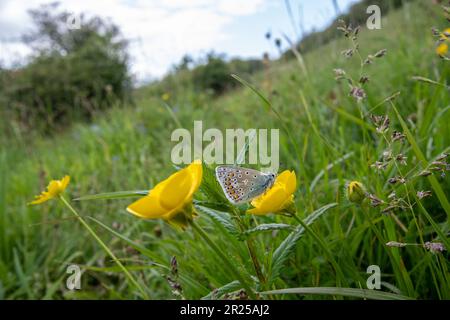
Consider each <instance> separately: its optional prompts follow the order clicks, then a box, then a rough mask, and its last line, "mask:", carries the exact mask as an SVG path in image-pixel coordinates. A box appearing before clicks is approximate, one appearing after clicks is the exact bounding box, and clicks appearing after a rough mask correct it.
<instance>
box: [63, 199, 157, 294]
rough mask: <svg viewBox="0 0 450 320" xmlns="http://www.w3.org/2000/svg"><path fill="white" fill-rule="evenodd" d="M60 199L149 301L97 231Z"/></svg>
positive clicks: (64, 200)
mask: <svg viewBox="0 0 450 320" xmlns="http://www.w3.org/2000/svg"><path fill="white" fill-rule="evenodd" d="M59 198H60V199H61V201H62V202H63V203H64V205H65V206H66V207H67V208H69V210H70V211H72V213H73V214H74V215H75V216H76V217H77V219H78V220H79V221H80V222H81V224H82V225H83V226H84V227H85V228H86V229H87V230H88V231H89V233H90V234H91V235H92V236H93V237H94V239H95V240H96V241H97V242H98V243H99V244H100V246H101V247H102V248H103V249H104V250H105V251H106V253H107V254H108V255H109V256H110V257H111V258H112V259H113V261H114V262H115V263H116V264H117V265H118V266H119V267H120V268H121V269H122V271H123V272H124V273H125V275H126V276H127V277H128V279H129V280H130V282H131V283H132V284H133V285H134V286H135V287H136V288H137V289H138V290H139V291H140V293H141V294H142V296H143V297H144V299H149V296H148V295H147V293H146V292H145V290H144V289H143V288H142V286H141V285H140V284H139V283H138V282H137V281H136V279H134V278H133V276H132V275H131V274H130V272H129V271H128V270H127V268H125V266H124V265H123V264H122V263H121V262H120V261H119V259H117V257H116V256H115V255H114V253H113V252H112V251H111V250H110V249H109V248H108V246H107V245H106V244H105V243H104V242H103V241H102V239H100V238H99V236H98V235H97V234H96V233H95V231H94V230H93V229H92V228H91V227H90V226H89V225H88V224H87V223H86V221H84V219H83V218H82V217H81V216H80V215H79V214H78V212H77V211H76V210H75V209H74V208H73V207H72V205H71V204H70V203H69V202H68V201H67V200H66V199H65V198H64V197H63V196H62V195H60V196H59Z"/></svg>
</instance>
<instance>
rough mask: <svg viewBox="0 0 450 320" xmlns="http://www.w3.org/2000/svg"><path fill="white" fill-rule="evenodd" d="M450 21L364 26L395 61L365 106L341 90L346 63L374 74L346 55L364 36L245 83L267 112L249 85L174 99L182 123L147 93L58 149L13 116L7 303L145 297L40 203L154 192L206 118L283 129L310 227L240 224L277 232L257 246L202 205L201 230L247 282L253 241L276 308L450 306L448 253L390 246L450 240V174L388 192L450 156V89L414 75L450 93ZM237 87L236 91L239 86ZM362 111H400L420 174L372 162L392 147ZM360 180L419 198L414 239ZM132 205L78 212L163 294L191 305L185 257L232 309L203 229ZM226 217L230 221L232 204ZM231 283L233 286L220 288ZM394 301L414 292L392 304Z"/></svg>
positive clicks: (0, 212)
mask: <svg viewBox="0 0 450 320" xmlns="http://www.w3.org/2000/svg"><path fill="white" fill-rule="evenodd" d="M444 23H445V19H444V18H443V14H442V12H441V11H439V10H438V8H437V7H435V6H432V5H431V1H426V2H425V1H420V2H419V3H413V4H410V5H407V6H406V7H405V8H403V9H402V10H400V11H397V12H393V13H391V14H389V16H387V17H385V19H384V20H383V29H382V30H379V31H368V30H365V29H363V30H362V31H361V34H360V40H359V42H360V48H361V52H362V54H363V56H366V55H367V54H369V53H375V52H376V51H378V50H379V49H383V48H386V49H387V50H388V54H387V55H386V56H385V57H384V58H382V59H377V60H376V61H375V63H374V64H373V65H370V66H368V67H367V69H366V72H367V74H368V75H369V76H370V77H371V81H370V83H369V84H368V85H367V87H366V92H367V96H368V98H367V100H366V101H365V102H363V103H362V104H357V103H356V102H355V101H354V99H353V98H351V97H349V96H348V92H349V90H348V86H347V85H346V84H345V83H344V82H342V83H337V82H336V81H335V80H334V74H333V69H335V68H343V69H345V70H346V71H347V72H348V73H350V74H352V75H353V76H355V77H357V75H358V73H359V62H358V59H357V58H353V59H350V60H347V59H345V58H344V57H343V56H342V55H341V54H340V52H341V51H342V50H344V49H346V48H348V47H349V41H348V40H347V39H339V40H337V41H334V42H332V43H329V44H328V45H326V46H324V47H320V48H317V49H316V50H315V51H313V52H311V53H309V54H307V55H306V56H305V57H304V59H305V66H306V68H307V70H308V76H305V75H304V73H303V71H302V68H301V67H300V66H299V64H298V62H297V61H296V60H291V61H279V62H274V63H273V65H272V66H271V70H270V73H269V78H268V79H265V76H264V74H260V75H257V76H255V77H254V78H252V79H244V80H245V81H247V82H248V83H250V84H251V86H254V88H255V90H257V91H258V92H259V93H260V94H261V95H262V96H263V97H265V98H266V99H267V101H264V100H262V99H261V97H260V96H258V94H255V92H254V91H253V90H251V89H249V88H247V87H245V86H242V89H239V90H236V91H233V92H230V93H229V94H227V95H225V96H223V97H221V98H219V99H214V100H213V99H211V98H210V97H209V96H207V95H203V94H195V93H193V92H192V91H189V90H180V89H178V90H176V91H174V92H171V100H170V101H169V102H168V106H169V108H170V109H171V110H172V112H168V110H167V108H166V106H165V105H164V103H163V101H161V100H160V98H159V97H154V96H149V95H148V93H147V92H148V90H145V89H141V90H138V92H136V98H137V102H136V106H134V107H131V106H130V107H127V108H114V109H113V110H111V111H109V112H108V113H106V114H102V115H98V117H97V118H96V119H95V121H94V122H93V123H92V124H77V125H74V126H73V127H72V128H69V129H68V130H66V131H65V132H63V133H61V134H58V135H55V136H54V137H52V138H49V137H41V136H39V135H38V134H37V133H36V134H25V133H23V132H22V131H21V130H20V128H19V127H18V126H17V125H16V124H14V122H7V121H3V122H4V123H2V126H4V127H5V130H4V131H5V132H6V133H5V134H4V135H3V136H2V138H1V140H2V144H1V145H2V148H1V150H0V172H1V175H0V230H1V231H0V299H19V298H26V299H74V298H86V299H94V298H95V299H97V298H101V299H133V298H141V295H140V294H139V292H138V291H137V290H136V289H135V287H134V286H133V285H132V284H131V283H129V282H128V281H127V278H126V276H125V275H124V274H123V273H122V272H121V270H120V269H119V268H117V266H116V265H115V264H114V262H113V261H112V260H111V259H110V258H109V256H108V255H107V254H105V252H104V251H103V250H102V248H101V247H100V246H99V245H98V244H97V242H95V241H94V239H93V238H91V237H90V235H89V234H88V233H87V232H86V231H85V229H84V228H83V226H81V225H80V224H79V223H78V221H77V220H76V219H73V218H72V216H71V213H70V212H69V211H68V210H67V209H66V208H65V207H64V206H63V205H62V204H60V203H59V202H57V201H55V202H49V203H47V204H44V205H41V206H35V207H30V206H27V205H26V204H27V202H29V201H30V200H32V198H33V196H34V195H35V194H37V193H39V192H40V191H41V190H42V189H43V188H44V187H45V186H46V184H47V182H48V181H49V180H50V179H51V178H60V177H62V176H63V175H65V174H69V175H70V176H71V177H72V181H71V184H70V185H69V188H68V190H67V193H68V194H67V196H66V198H72V199H73V198H77V197H80V196H85V195H90V194H97V193H102V192H114V191H124V190H146V189H149V188H150V187H151V186H153V185H155V184H156V183H157V182H158V181H160V180H162V179H164V178H165V177H167V176H168V175H169V174H170V173H172V172H174V170H175V169H174V167H173V166H172V164H171V161H170V151H171V148H172V147H173V145H174V144H173V143H171V142H170V135H171V132H172V131H173V130H174V129H175V128H177V127H178V123H180V124H181V125H182V126H183V127H185V128H188V129H190V130H192V129H193V121H194V120H203V125H204V127H205V128H207V127H208V128H212V127H216V128H220V129H225V128H244V129H245V128H279V129H280V132H281V135H280V139H281V141H280V142H281V145H280V160H281V168H280V171H281V170H284V169H291V170H295V172H296V173H297V177H298V189H297V191H296V193H295V200H296V206H297V208H298V212H297V216H298V217H299V219H303V220H300V221H298V220H296V219H293V218H289V217H285V216H281V215H269V216H263V217H249V216H242V217H240V219H241V220H242V221H241V223H242V225H243V226H244V227H246V228H248V229H252V228H256V227H257V225H263V224H271V227H266V229H265V227H260V229H262V230H258V231H254V230H253V231H250V232H247V233H246V235H245V237H243V235H241V234H240V231H236V230H234V231H235V232H233V228H236V225H235V220H233V219H232V218H231V217H230V214H229V213H225V214H223V213H220V212H217V211H214V210H210V211H208V212H205V210H203V211H202V210H199V211H200V215H199V218H198V219H197V220H196V221H197V223H198V224H199V225H200V226H201V227H202V228H203V229H204V230H205V232H206V233H207V234H208V235H209V237H211V238H212V240H213V241H214V243H215V244H216V246H217V247H218V249H219V250H221V251H222V252H226V253H227V255H228V257H229V258H230V259H231V260H232V261H233V262H234V264H235V267H236V269H237V270H238V271H239V272H240V273H241V275H242V277H243V278H244V279H245V280H247V281H249V282H252V283H253V279H254V277H255V270H254V265H253V262H252V259H251V257H250V255H249V251H248V248H247V244H246V241H245V239H251V243H252V244H253V247H254V251H255V254H256V258H257V259H258V261H259V264H260V267H261V270H262V273H263V275H264V276H265V277H266V279H269V280H268V281H265V282H261V281H256V284H255V288H256V289H257V290H258V291H260V292H265V293H264V297H269V298H273V299H303V298H305V297H306V298H309V299H317V298H335V299H341V298H343V297H345V296H350V297H355V298H364V297H367V298H375V299H377V298H388V299H389V298H406V297H409V298H419V299H449V298H450V290H449V283H450V281H449V274H448V267H449V262H448V253H447V252H444V253H442V254H434V253H431V252H429V251H428V250H425V249H424V248H422V247H421V246H407V247H404V248H389V247H386V246H385V243H386V242H388V241H399V242H407V243H419V244H421V243H423V242H426V241H433V240H436V241H439V242H444V243H448V239H447V238H446V237H447V235H448V231H449V224H448V221H449V220H448V215H449V212H448V201H449V198H450V179H449V178H448V175H447V176H446V177H445V178H441V177H440V176H439V174H436V175H433V176H432V177H431V178H423V177H417V178H414V179H411V180H409V181H408V182H407V183H406V184H405V185H396V186H392V185H390V184H389V183H387V180H388V179H389V178H391V177H394V176H397V175H399V174H401V173H402V174H406V173H407V172H411V173H413V174H414V173H418V172H420V171H421V170H423V169H425V167H426V163H427V162H428V163H429V162H432V161H433V160H434V159H435V158H436V157H437V156H439V155H440V154H441V153H443V152H445V151H449V150H450V149H449V147H450V125H449V123H450V110H449V109H450V99H449V91H448V89H446V88H445V87H442V86H435V85H432V84H430V83H424V82H419V81H414V80H412V77H413V76H422V77H425V78H429V79H433V80H435V81H437V82H439V83H447V84H448V83H449V81H448V80H449V78H450V68H449V64H448V62H445V61H442V60H440V59H439V58H438V57H436V56H435V53H434V39H433V38H432V36H431V31H430V30H431V27H432V26H437V27H441V28H442V27H443V26H444ZM238 76H239V75H238ZM230 81H236V80H235V79H233V78H232V77H231V76H230ZM264 81H270V82H271V83H272V86H273V89H274V92H267V91H266V90H265V89H264V88H265V87H264V85H263V83H264ZM395 92H400V95H399V96H398V97H397V98H396V99H395V100H394V101H393V102H392V104H391V103H381V102H382V101H383V100H384V99H385V98H387V97H389V96H391V95H392V94H393V93H395ZM267 103H268V104H269V105H267ZM269 106H270V108H269ZM394 107H395V108H396V109H397V110H398V111H399V113H398V115H397V113H396V112H395V110H396V109H395V108H394ZM360 110H363V111H364V110H366V111H367V110H371V112H372V113H375V114H378V115H381V114H388V115H389V116H390V119H391V127H392V128H393V129H396V130H398V131H401V132H404V133H405V134H406V135H407V140H406V142H405V144H404V145H403V146H402V147H400V146H399V145H397V144H396V145H395V146H393V150H394V152H399V151H400V150H399V149H400V148H402V151H401V152H403V153H404V154H405V156H407V157H408V158H407V162H408V165H407V166H398V167H397V166H395V165H392V166H389V167H388V168H387V169H386V171H384V172H382V173H379V172H377V171H375V170H374V169H373V168H371V167H370V165H371V164H372V163H374V162H375V161H377V160H379V159H380V158H381V155H382V153H383V151H384V150H385V149H386V148H387V147H388V145H387V142H386V141H384V139H383V137H381V136H380V135H379V134H377V133H376V132H374V126H373V125H372V123H371V122H370V120H369V119H368V118H367V117H364V118H361V112H360ZM351 180H358V181H361V182H362V183H363V184H364V185H365V186H366V188H367V189H368V191H369V192H370V193H373V194H376V195H377V196H378V197H380V198H382V199H383V200H384V201H387V196H388V195H389V194H390V193H391V192H392V191H393V190H395V191H396V192H397V194H398V195H400V196H402V197H404V198H405V202H406V203H407V204H408V206H407V207H406V210H404V211H398V212H396V213H395V215H396V217H397V219H398V220H399V221H400V222H401V223H402V224H403V225H404V226H405V228H406V231H405V230H403V229H402V228H401V227H399V225H398V223H397V222H396V221H395V220H394V218H393V217H392V216H389V215H383V214H381V213H380V211H381V209H380V208H372V207H370V206H369V205H368V204H367V203H365V204H363V205H361V206H358V205H355V204H352V203H350V202H349V201H347V200H346V199H345V194H344V192H343V191H344V186H345V183H346V182H347V181H351ZM419 190H430V191H432V192H433V195H432V197H430V198H425V199H423V200H422V201H420V204H416V205H414V206H412V204H414V203H415V202H417V201H418V199H417V197H416V192H417V191H419ZM201 197H202V198H201V200H206V201H208V200H213V199H212V198H211V197H207V196H205V195H203V196H201ZM133 200H134V198H126V199H119V198H118V199H110V200H91V201H77V202H73V203H72V204H73V206H74V207H75V208H76V209H77V211H78V212H79V213H80V214H81V215H82V216H84V217H86V221H87V222H88V223H89V224H90V225H91V227H92V228H94V230H95V231H96V233H97V235H98V236H99V237H100V238H101V239H102V240H103V241H105V243H106V244H107V245H108V246H109V248H110V249H111V250H112V251H113V252H114V254H115V255H116V256H118V257H119V259H123V260H122V262H123V263H124V264H125V265H126V266H127V268H128V269H129V270H130V272H131V273H132V274H133V275H134V276H135V278H137V279H138V281H139V283H140V284H142V285H143V286H145V288H146V290H147V294H148V296H149V297H150V298H152V299H171V298H174V297H178V296H174V295H173V294H172V291H171V288H170V286H169V283H168V282H167V280H166V276H167V275H170V272H171V271H170V259H171V257H172V256H176V258H177V261H178V268H179V282H180V284H181V286H182V288H183V291H182V294H183V296H184V297H186V298H191V299H197V298H202V297H206V298H211V297H216V298H217V297H218V296H220V294H219V293H225V292H229V291H236V290H238V289H239V288H240V287H241V286H239V284H236V277H234V276H233V274H232V273H231V272H230V270H229V269H228V268H227V267H226V265H224V264H223V263H222V261H221V260H219V257H217V256H216V255H215V254H214V252H213V251H211V249H210V247H209V246H208V245H207V243H206V242H205V241H204V240H202V238H201V237H199V235H198V234H196V233H194V232H193V230H192V229H188V230H187V231H185V232H179V231H176V230H174V229H172V228H171V227H169V226H168V225H166V224H164V223H163V222H162V221H158V220H153V221H144V220H139V219H136V218H135V217H133V216H131V215H130V214H128V213H127V212H126V211H125V208H126V206H127V204H129V203H130V202H131V201H133ZM333 203H337V205H335V206H333V205H331V204H333ZM326 205H330V207H329V208H328V207H327V208H326V209H328V210H326V211H324V212H322V211H320V209H321V208H323V207H324V206H326ZM200 209H201V208H200ZM216 209H217V208H216ZM219 211H227V212H231V208H229V207H225V208H221V210H219ZM318 212H319V213H320V217H317V219H314V218H315V216H311V214H315V215H317V213H318ZM311 220H313V221H311ZM299 222H302V224H299ZM283 225H284V227H283ZM286 225H290V226H292V227H291V228H290V227H289V226H288V227H286ZM272 228H273V229H277V230H276V231H275V230H272ZM238 234H239V236H238ZM447 248H448V247H447ZM288 253H290V254H289V255H288ZM72 263H76V264H79V265H80V266H82V268H83V269H84V270H85V273H84V275H83V276H82V290H79V291H73V292H71V291H68V290H67V289H65V283H66V279H67V277H68V274H66V268H67V266H68V265H69V264H72ZM374 264H375V265H379V266H380V268H381V272H382V290H383V291H385V292H386V294H384V293H381V292H373V294H372V295H371V293H370V291H369V290H359V291H358V289H367V287H366V280H367V278H368V276H369V274H367V273H366V269H367V267H368V266H370V265H374ZM330 287H331V288H330ZM216 288H220V289H219V290H218V291H217V292H215V293H211V291H212V290H213V289H216ZM288 288H292V289H289V290H287V289H288ZM321 288H322V289H321ZM346 288H352V289H353V290H350V289H346ZM393 293H394V294H399V295H398V296H391V295H390V294H393Z"/></svg>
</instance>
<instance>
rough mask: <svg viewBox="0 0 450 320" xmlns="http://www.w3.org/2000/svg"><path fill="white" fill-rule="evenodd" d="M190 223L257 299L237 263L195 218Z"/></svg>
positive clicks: (253, 297)
mask: <svg viewBox="0 0 450 320" xmlns="http://www.w3.org/2000/svg"><path fill="white" fill-rule="evenodd" d="M190 224H191V226H192V229H194V230H195V232H197V233H198V234H199V235H200V237H202V238H203V240H205V242H206V243H207V244H208V245H209V246H210V247H211V249H212V250H213V251H214V252H215V253H216V254H217V255H218V256H219V257H220V258H221V259H222V261H223V262H224V263H225V265H226V266H227V267H228V268H230V270H231V272H232V273H234V275H235V277H236V278H237V280H238V281H239V282H240V283H241V285H242V286H243V287H244V289H245V291H246V292H247V294H248V295H249V297H250V298H252V299H256V295H255V292H254V291H253V290H252V289H251V288H250V286H249V285H248V284H247V281H246V280H244V278H243V277H242V275H241V274H240V273H239V271H238V270H237V269H236V267H235V265H234V264H233V263H232V262H231V261H230V260H229V259H228V258H227V256H226V255H225V254H224V253H223V252H222V251H221V250H220V249H219V247H218V246H217V245H216V244H215V243H214V242H213V241H212V240H211V238H210V237H209V236H208V235H207V234H206V232H205V231H203V229H202V228H201V227H200V226H198V225H197V224H196V223H195V222H194V221H193V220H191V221H190Z"/></svg>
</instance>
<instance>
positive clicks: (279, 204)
mask: <svg viewBox="0 0 450 320" xmlns="http://www.w3.org/2000/svg"><path fill="white" fill-rule="evenodd" d="M296 187H297V178H296V176H295V172H294V171H289V170H286V171H283V172H282V173H281V174H280V175H279V176H278V177H277V178H276V179H275V183H274V184H273V186H272V188H270V189H269V190H267V191H266V192H265V193H264V194H262V195H261V196H259V197H257V198H255V199H253V201H252V202H251V204H252V206H253V207H254V208H252V209H250V210H247V213H250V214H255V215H264V214H268V213H280V212H285V213H294V212H295V205H294V194H293V193H294V191H295V189H296Z"/></svg>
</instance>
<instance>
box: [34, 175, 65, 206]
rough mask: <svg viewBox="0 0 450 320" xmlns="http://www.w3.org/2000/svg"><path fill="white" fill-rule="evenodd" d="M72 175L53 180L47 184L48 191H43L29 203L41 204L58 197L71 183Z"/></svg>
mask: <svg viewBox="0 0 450 320" xmlns="http://www.w3.org/2000/svg"><path fill="white" fill-rule="evenodd" d="M69 181H70V177H69V176H65V177H64V178H62V179H61V180H52V181H50V183H49V184H48V186H47V191H43V192H42V193H41V194H40V195H38V196H36V197H35V200H34V201H32V202H30V203H29V204H40V203H43V202H46V201H48V200H50V199H53V198H56V197H57V196H59V195H60V194H61V193H63V192H64V190H66V188H67V185H68V184H69Z"/></svg>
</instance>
